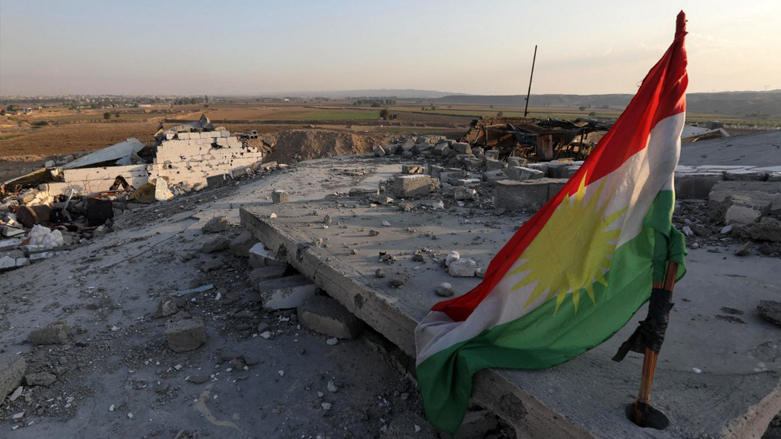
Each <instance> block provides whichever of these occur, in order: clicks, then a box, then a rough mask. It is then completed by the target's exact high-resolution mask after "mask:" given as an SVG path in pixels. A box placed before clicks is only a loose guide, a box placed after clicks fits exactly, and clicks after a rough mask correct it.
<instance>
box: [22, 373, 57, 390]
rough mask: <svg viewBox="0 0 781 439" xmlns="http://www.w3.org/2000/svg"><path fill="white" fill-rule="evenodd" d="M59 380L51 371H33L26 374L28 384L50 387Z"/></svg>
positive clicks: (25, 380)
mask: <svg viewBox="0 0 781 439" xmlns="http://www.w3.org/2000/svg"><path fill="white" fill-rule="evenodd" d="M56 381H57V377H56V376H54V375H52V374H50V373H49V372H38V373H31V374H28V375H25V376H24V382H25V383H26V384H27V385H28V386H31V387H32V386H41V387H49V386H51V385H52V384H54V383H55V382H56Z"/></svg>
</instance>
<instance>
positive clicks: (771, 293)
mask: <svg viewBox="0 0 781 439" xmlns="http://www.w3.org/2000/svg"><path fill="white" fill-rule="evenodd" d="M209 125H210V123H208V121H207V120H201V121H199V122H196V123H194V124H192V125H188V126H189V128H187V129H181V130H173V131H172V130H168V131H160V132H158V134H157V139H158V142H159V145H158V150H157V155H156V156H155V159H154V160H152V162H151V163H145V164H141V165H143V166H146V167H147V172H151V171H149V167H150V166H152V167H153V170H155V169H156V170H155V171H154V172H156V174H155V177H154V178H155V179H164V180H165V181H166V185H165V187H166V188H168V190H169V191H170V192H171V195H172V197H170V198H168V199H166V200H165V201H156V202H152V203H149V204H142V203H139V202H138V200H135V201H134V200H132V199H128V196H129V193H130V192H129V191H125V192H124V193H125V195H121V194H120V195H119V196H116V197H115V195H111V196H108V198H106V197H104V198H102V199H110V200H111V202H112V206H111V209H107V210H111V212H112V213H113V214H114V217H113V218H111V219H109V220H107V221H105V222H103V223H102V224H100V225H96V226H90V225H89V223H88V220H89V218H88V217H89V215H88V213H89V209H88V206H87V204H88V202H89V200H90V199H91V198H89V197H83V196H79V195H76V194H75V193H69V194H68V197H65V200H63V197H62V196H59V198H54V199H47V197H48V196H50V193H47V192H45V191H42V190H39V189H38V188H32V187H31V188H28V189H25V190H22V191H20V192H15V193H14V195H12V196H7V197H6V198H4V199H3V203H2V204H0V220H2V222H3V223H2V224H0V233H2V235H3V237H2V238H0V267H7V268H8V269H13V271H8V272H3V273H2V274H0V292H1V293H2V294H3V295H4V297H5V298H7V299H6V300H7V301H8V304H7V305H6V304H3V305H2V306H3V308H2V309H3V310H4V313H3V315H2V316H0V325H2V326H0V327H2V328H3V331H4V337H3V339H4V341H3V344H2V345H0V348H2V350H0V399H1V400H0V420H2V423H0V435H2V436H3V437H5V435H6V434H9V435H10V434H11V433H10V432H11V431H14V433H13V434H17V435H19V437H23V438H31V437H47V436H52V435H54V434H60V435H63V436H75V435H78V434H80V433H79V432H83V431H86V430H84V428H85V425H97V424H100V425H101V427H100V428H104V427H105V426H106V425H110V427H105V428H110V429H111V430H110V431H114V432H116V431H123V432H124V434H126V435H128V436H130V435H134V436H139V437H140V436H144V435H163V436H170V437H179V438H185V437H206V436H210V437H228V436H231V437H233V436H236V437H243V436H258V437H302V436H303V437H312V438H315V437H323V438H325V437H334V438H336V437H380V438H397V437H398V438H401V437H443V436H442V435H441V434H439V433H437V432H435V431H433V429H432V428H431V427H430V425H428V423H427V422H426V421H425V418H424V417H422V411H421V407H420V397H419V395H418V393H417V390H416V384H415V378H414V358H413V357H414V345H413V339H412V331H413V329H414V327H415V325H416V323H417V321H419V320H420V319H421V318H422V317H423V316H424V315H425V313H426V312H427V310H428V309H430V307H431V306H432V305H433V304H434V303H436V302H437V301H439V300H442V298H443V297H452V296H457V295H460V294H463V293H465V292H466V291H468V290H469V289H471V288H472V287H474V286H475V285H477V284H478V283H479V282H480V278H481V277H482V276H483V275H484V273H485V269H486V267H487V266H488V263H489V261H490V260H491V257H492V256H493V254H494V253H495V252H496V251H498V249H499V248H500V247H501V245H502V244H503V243H504V242H506V241H507V239H509V237H510V236H512V234H513V233H514V232H515V230H516V229H517V227H518V226H519V225H520V224H521V223H522V222H523V221H526V220H528V218H530V217H531V215H532V214H533V213H534V212H535V211H536V209H538V208H539V207H540V206H542V204H544V203H545V202H546V201H547V200H548V199H550V198H551V197H552V196H554V195H555V194H556V192H557V191H558V190H559V189H560V188H561V187H562V186H563V184H564V182H566V179H567V178H569V177H570V176H572V175H574V173H575V172H577V170H578V169H579V167H580V165H581V164H582V162H581V161H580V160H579V158H582V157H580V156H579V154H580V153H579V152H578V151H579V149H578V148H579V147H583V148H584V150H586V149H588V148H587V146H588V145H587V143H589V142H591V141H593V140H596V137H595V135H594V133H592V132H589V133H584V134H583V138H582V139H581V138H580V137H577V138H574V137H573V139H571V141H570V142H569V143H567V142H565V141H564V140H566V139H565V137H566V136H565V134H564V131H567V130H570V129H571V127H569V125H566V126H565V125H561V126H559V125H555V126H554V125H549V126H547V127H546V128H544V130H548V131H552V130H556V131H557V134H556V136H560V135H561V137H554V138H547V139H546V137H545V136H548V135H550V134H545V132H547V131H544V130H543V131H544V132H534V133H531V134H530V133H522V132H520V131H517V130H516V131H514V132H513V134H512V137H513V138H512V139H509V140H508V139H504V140H502V139H500V138H497V139H498V140H496V142H495V143H493V141H494V137H493V135H494V134H496V133H497V132H498V131H497V129H496V128H492V127H491V126H490V125H484V126H483V128H486V126H487V129H483V132H484V133H486V134H480V135H479V136H478V137H474V138H471V137H466V136H465V138H460V139H448V138H446V137H444V136H435V135H410V136H403V137H398V138H396V139H394V140H393V141H391V142H388V143H387V144H383V145H381V146H377V147H375V148H374V152H373V154H371V155H368V156H345V157H337V158H331V159H323V160H314V161H308V162H301V163H298V164H296V165H295V166H292V167H289V168H286V169H283V168H284V167H282V168H280V167H278V166H277V165H276V164H274V165H272V166H266V167H261V166H258V167H256V169H254V170H253V169H252V166H251V165H246V166H245V167H249V168H250V169H251V171H252V172H251V173H248V174H243V175H242V176H238V173H235V174H234V177H233V178H234V180H233V181H234V182H235V184H230V185H225V184H224V183H225V182H226V181H227V180H226V178H225V177H224V174H226V173H227V174H228V175H230V172H223V171H225V170H224V169H223V168H220V166H223V165H225V163H222V161H225V162H229V161H230V160H229V158H228V156H227V155H225V156H220V157H218V156H217V155H214V153H215V152H220V151H211V152H210V153H208V154H211V156H209V157H207V151H206V150H205V149H204V148H206V146H207V143H208V145H211V148H209V150H211V149H216V150H219V149H225V150H226V151H222V152H225V153H227V152H228V151H230V150H231V148H234V147H235V145H236V144H235V142H233V141H229V140H219V139H229V138H231V137H230V136H223V132H222V130H218V129H217V128H214V127H213V126H212V127H209ZM557 127H558V128H557ZM580 128H582V127H580ZM580 128H578V129H580ZM529 131H531V130H529ZM204 133H208V134H209V136H207V137H208V138H203V137H201V135H203V134H204ZM472 135H476V134H475V133H474V132H472ZM566 135H569V134H566ZM480 136H482V137H480ZM578 136H580V134H578ZM589 136H591V137H589ZM245 137H246V136H245ZM532 137H533V138H534V140H535V142H538V143H537V146H535V147H534V148H532V147H531V146H530V145H531V143H529V142H530V140H529V139H530V138H532ZM470 139H471V141H470ZM513 139H514V140H513ZM519 139H520V140H519ZM557 139H558V140H557ZM562 139H563V140H562ZM717 140H721V139H717ZM171 142H173V143H171ZM505 142H508V143H505ZM512 142H518V144H515V143H512ZM707 142H710V141H708V140H701V141H698V142H697V144H696V145H698V146H700V145H706V144H707ZM573 143H574V144H575V145H573ZM215 144H216V145H219V146H221V147H222V148H216V147H214V145H215ZM133 145H134V144H133V143H132V142H131V143H130V144H129V145H128V147H131V149H133V148H135V147H136V146H137V145H136V146H133ZM508 145H511V146H512V148H510V147H509V146H508ZM518 145H521V146H523V147H522V148H521V149H520V150H519V151H524V153H523V154H522V155H523V156H521V155H518V154H513V153H509V154H506V153H507V152H508V151H509V150H511V149H512V150H514V149H517V147H518ZM524 145H525V146H524ZM573 146H575V147H578V148H573ZM239 148H240V147H239ZM196 150H197V153H196ZM161 151H163V152H164V153H163V154H161ZM165 151H168V152H165ZM187 151H189V152H191V153H192V154H193V156H194V157H191V159H192V160H190V161H189V162H188V160H184V159H181V157H179V156H177V157H179V159H177V158H176V157H174V156H175V155H176V154H180V153H181V154H184V153H185V152H187ZM550 151H552V152H553V155H554V157H553V158H552V159H546V158H545V156H546V154H548V152H550ZM250 152H251V151H250ZM537 152H539V154H538V153H537ZM169 153H170V154H169ZM246 153H247V152H246V151H245V154H246ZM259 154H260V153H259ZM556 154H559V157H558V158H556ZM568 154H569V155H571V156H570V157H567V155H568ZM134 155H135V156H138V159H141V160H144V149H143V148H142V149H140V150H138V151H135V150H133V152H132V153H130V154H129V156H130V157H129V160H130V161H131V162H130V163H127V161H125V162H123V163H125V164H123V165H121V166H112V167H108V168H116V169H119V168H121V167H128V166H129V167H134V166H139V164H140V163H139V164H137V163H134V162H133V161H134V160H138V159H137V158H135V157H134ZM218 155H219V154H218ZM185 156H186V154H185ZM126 157H127V156H126ZM245 158H246V159H247V160H250V159H252V160H254V159H256V158H257V157H255V156H251V155H248V156H246V157H245ZM74 159H75V157H74ZM231 159H235V157H231ZM117 160H118V159H117ZM166 160H168V161H169V163H166ZM198 160H200V161H201V162H200V163H199V162H198ZM203 162H208V163H214V164H216V168H219V169H220V170H221V171H220V172H223V173H222V174H219V175H208V176H206V174H204V172H207V173H208V172H209V171H205V170H204V169H205V168H206V165H205V164H204V163H203ZM234 163H239V162H234ZM240 164H241V166H244V162H240ZM188 166H190V167H191V170H189V171H185V170H187V169H188V168H187V167H188ZM89 169H93V170H94V169H103V168H70V169H66V168H64V166H63V170H62V172H63V173H64V172H69V171H71V170H85V171H86V170H89ZM190 171H191V172H190ZM272 171H274V172H272ZM347 171H354V172H347ZM358 171H361V172H358ZM779 171H781V170H776V169H774V168H772V167H770V168H768V167H767V166H766V167H761V166H748V165H746V166H744V165H741V166H740V167H739V168H735V167H732V168H729V167H727V165H710V166H708V165H696V166H692V165H681V166H679V169H678V171H677V173H676V187H677V188H678V187H680V189H679V196H678V199H679V201H678V202H677V206H676V212H675V216H674V222H675V224H676V226H677V227H678V228H679V229H680V230H682V231H683V232H684V233H685V234H686V235H687V242H688V246H689V249H690V252H691V253H690V259H689V262H688V264H689V265H688V268H689V273H688V274H687V277H686V278H684V280H683V281H681V283H680V286H679V288H677V289H676V301H677V302H678V303H677V304H676V307H675V308H674V309H673V315H672V317H671V326H670V330H669V331H668V333H669V334H670V335H669V336H668V337H669V338H668V341H667V342H666V343H665V349H664V351H663V353H662V361H660V365H659V366H658V367H659V368H658V371H657V381H656V382H655V384H654V404H655V405H657V404H658V406H659V407H661V408H662V409H663V410H664V411H665V413H666V414H667V415H668V416H669V417H670V419H671V421H672V424H671V426H670V427H669V428H668V429H667V430H663V431H656V430H653V431H652V430H639V429H637V428H636V427H634V426H633V425H632V424H631V423H630V422H629V421H627V420H626V418H625V417H624V415H623V406H624V405H625V404H628V403H629V402H631V401H632V400H633V398H634V394H636V392H637V387H638V385H639V378H638V377H639V374H640V367H641V366H642V358H641V357H640V356H632V355H631V354H630V356H629V357H628V358H627V361H625V362H623V363H614V362H612V361H610V357H611V356H612V354H613V353H614V352H613V351H614V350H615V348H616V345H617V344H619V343H620V341H622V340H623V339H624V338H626V335H627V334H626V331H629V330H631V329H633V327H634V324H635V323H636V321H637V320H638V319H639V318H640V317H641V316H639V315H638V316H636V318H635V319H634V320H632V321H631V322H630V323H629V324H628V325H627V326H626V327H625V328H624V329H623V330H622V331H619V333H618V334H617V335H616V336H615V337H613V338H612V339H610V340H608V341H607V342H606V343H605V344H603V345H601V346H598V347H596V348H595V349H593V350H592V351H589V352H587V353H585V354H584V355H582V356H581V357H578V358H576V359H574V360H572V361H571V362H569V363H566V364H564V365H561V366H559V367H556V368H554V369H551V370H547V371H496V370H487V371H483V372H481V373H479V374H478V375H477V376H476V379H475V387H474V393H473V401H472V407H470V411H469V413H468V414H467V418H466V419H465V422H464V425H463V427H462V429H461V431H459V434H458V435H457V436H456V437H457V438H477V437H480V438H492V439H498V438H503V437H518V438H525V437H567V438H596V437H621V438H634V437H648V438H663V439H672V438H694V437H713V438H723V439H733V438H743V437H746V438H760V437H761V436H762V434H763V432H764V431H765V429H767V426H768V424H770V422H771V419H772V418H773V416H774V415H775V414H776V413H778V411H779V410H781V403H780V402H779V401H781V397H779V391H780V390H779V389H781V384H780V383H781V382H779V379H778V374H779V372H781V369H779V365H778V362H777V361H775V358H776V357H777V349H778V347H777V343H776V342H775V340H777V338H778V337H777V332H778V326H777V325H778V324H779V323H778V322H779V321H781V318H779V317H778V315H779V312H778V310H779V306H778V303H779V301H778V292H779V291H781V289H779V288H781V278H779V277H778V275H779V272H778V270H775V269H773V267H774V266H775V265H777V261H778V258H779V257H781V244H780V243H779V242H781V240H779V239H777V236H778V230H779V229H778V222H779V221H781V217H779V215H781V209H779V194H780V192H779V187H778V186H777V185H778V184H779V183H778V182H777V181H776V180H774V178H775V174H774V173H776V172H779ZM90 175H92V174H90ZM94 175H96V177H95V179H94V180H87V181H96V180H103V179H108V178H109V177H107V176H109V175H111V173H102V171H100V172H97V171H95V174H94ZM149 175H150V176H151V173H150V174H149ZM98 177H99V178H98ZM133 178H143V177H142V176H135V175H133V174H132V172H131V173H130V174H128V177H125V180H126V181H127V182H128V183H131V180H132V179H133ZM149 178H150V177H149V176H148V177H147V181H146V182H147V183H148V182H149ZM66 182H67V180H66ZM215 182H218V183H219V185H218V184H212V183H215ZM60 183H62V182H60ZM326 183H327V184H326ZM101 184H102V183H101ZM197 184H200V185H202V186H206V189H205V190H203V191H196V190H189V191H185V190H184V189H183V188H186V187H190V186H189V185H193V188H194V187H195V185H197ZM155 191H156V188H155V190H154V191H152V193H151V195H150V198H155V193H154V192H155ZM158 195H160V194H158ZM162 195H166V196H161V198H167V194H162ZM41 201H48V203H49V204H46V203H40V202H41ZM60 203H62V204H60ZM93 203H94V202H93ZM41 205H46V206H51V209H53V210H54V211H61V212H67V213H68V214H69V215H71V219H70V220H67V221H64V222H56V221H51V220H49V222H48V223H42V222H39V223H37V224H36V223H34V222H33V224H31V225H30V227H27V226H25V225H24V224H22V222H21V221H20V220H23V221H25V222H28V220H29V219H31V218H35V217H37V218H38V219H41V217H42V216H44V215H45V214H47V212H45V211H44V210H40V211H37V210H36V209H34V208H37V207H38V206H41ZM21 207H26V208H29V211H28V209H22V210H20V208H21ZM97 210H100V207H99V206H95V207H94V208H93V213H95V212H96V211H97ZM20 211H24V213H22V214H21V217H20V216H19V212H20ZM31 212H32V213H31ZM79 212H82V213H79ZM94 216H95V215H93V217H94ZM80 222H81V225H80V226H77V227H73V226H72V225H73V224H79V223H80ZM28 223H29V222H28ZM63 224H64V225H65V226H63ZM100 227H102V229H100V230H98V229H99V228H100ZM47 253H48V254H49V255H47V256H46V257H43V258H40V259H36V258H37V255H42V254H43V255H46V254H47ZM55 254H59V255H60V256H58V257H56V258H54V257H52V256H54V255H55ZM0 270H2V268H0ZM638 314H643V312H642V311H641V312H640V313H638ZM17 352H18V354H17ZM705 401H707V402H708V403H706V402H705ZM161 413H164V415H161ZM312 414H316V417H315V416H314V415H312ZM115 415H116V416H115ZM147 419H150V421H146V420H147ZM312 419H316V421H313V420H312ZM98 421H99V422H98ZM141 421H143V422H141ZM103 422H105V423H103ZM85 423H86V424H85ZM90 431H91V430H90ZM343 431H348V432H349V435H350V436H348V435H347V433H345V434H344V435H342V433H341V432H343Z"/></svg>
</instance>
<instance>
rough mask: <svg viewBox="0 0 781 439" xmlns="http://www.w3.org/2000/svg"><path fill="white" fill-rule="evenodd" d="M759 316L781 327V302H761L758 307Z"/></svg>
mask: <svg viewBox="0 0 781 439" xmlns="http://www.w3.org/2000/svg"><path fill="white" fill-rule="evenodd" d="M757 311H759V315H760V316H761V317H762V318H763V319H765V320H767V321H768V322H770V323H772V324H774V325H776V326H781V302H776V301H775V300H760V301H759V305H757Z"/></svg>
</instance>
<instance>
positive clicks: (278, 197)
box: [271, 189, 290, 204]
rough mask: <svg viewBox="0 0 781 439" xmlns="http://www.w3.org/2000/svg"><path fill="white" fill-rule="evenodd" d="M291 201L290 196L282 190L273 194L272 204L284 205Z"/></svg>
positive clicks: (277, 190)
mask: <svg viewBox="0 0 781 439" xmlns="http://www.w3.org/2000/svg"><path fill="white" fill-rule="evenodd" d="M289 201H290V195H289V194H288V193H287V192H286V191H283V190H282V189H276V190H274V192H272V193H271V202H272V203H274V204H282V203H287V202H289Z"/></svg>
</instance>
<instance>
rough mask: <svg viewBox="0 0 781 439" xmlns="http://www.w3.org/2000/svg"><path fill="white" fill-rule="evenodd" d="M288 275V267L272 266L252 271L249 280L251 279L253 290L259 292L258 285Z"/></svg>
mask: <svg viewBox="0 0 781 439" xmlns="http://www.w3.org/2000/svg"><path fill="white" fill-rule="evenodd" d="M286 273H287V267H286V266H282V265H278V266H270V267H258V268H255V269H254V270H252V271H250V272H249V275H248V276H247V278H248V279H249V283H250V285H252V288H254V289H256V290H257V289H258V285H259V284H260V283H261V282H265V281H267V280H271V279H279V278H281V277H285V274H286Z"/></svg>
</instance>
